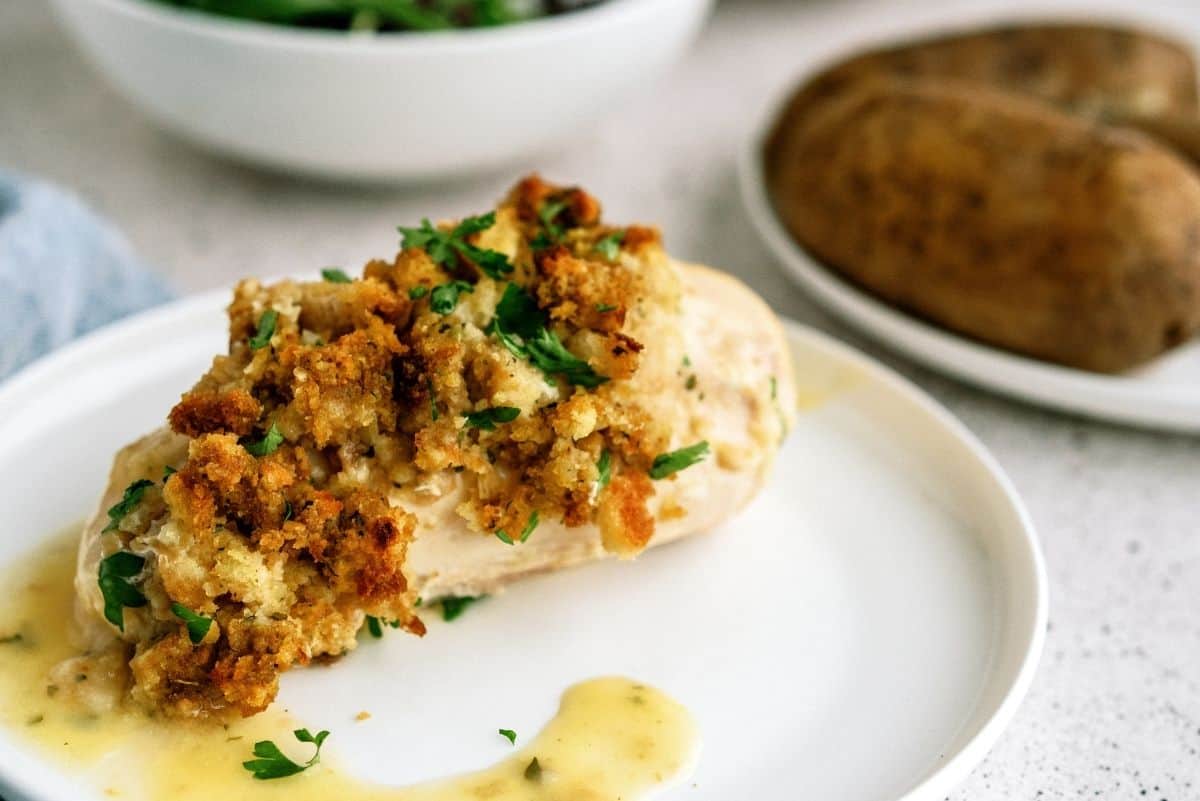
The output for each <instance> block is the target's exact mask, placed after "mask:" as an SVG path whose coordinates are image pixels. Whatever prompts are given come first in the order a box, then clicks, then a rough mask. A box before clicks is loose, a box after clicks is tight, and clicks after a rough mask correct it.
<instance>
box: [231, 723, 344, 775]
mask: <svg viewBox="0 0 1200 801" xmlns="http://www.w3.org/2000/svg"><path fill="white" fill-rule="evenodd" d="M292 735H293V736H294V737H295V738H296V739H297V740H299V741H300V742H302V743H312V744H313V745H315V746H316V747H317V750H316V752H315V753H314V754H313V756H312V759H310V760H308V761H307V762H305V763H304V764H303V765H301V764H298V763H296V762H293V761H292V760H290V759H288V758H287V757H286V756H284V754H283V752H282V751H280V750H279V746H277V745H275V743H273V742H271V741H270V740H259V741H258V742H257V743H255V744H254V756H256V757H258V758H257V759H251V760H249V761H247V762H243V763H242V767H243V768H245V769H246V770H248V771H250V772H251V773H253V774H254V778H256V779H264V780H265V779H282V778H284V777H285V776H294V775H296V774H297V773H302V772H304V771H306V770H308V769H309V768H311V767H312V766H313V765H315V764H317V762H319V761H320V760H321V746H322V745H324V743H325V738H326V737H328V736H329V732H327V731H322V732H318V733H317V735H316V736H315V737H314V736H313V735H312V734H310V733H309V731H308V729H296V730H295V731H294V732H292Z"/></svg>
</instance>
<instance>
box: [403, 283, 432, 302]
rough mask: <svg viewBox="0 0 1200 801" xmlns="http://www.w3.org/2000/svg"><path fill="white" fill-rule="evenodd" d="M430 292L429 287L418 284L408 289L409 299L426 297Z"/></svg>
mask: <svg viewBox="0 0 1200 801" xmlns="http://www.w3.org/2000/svg"><path fill="white" fill-rule="evenodd" d="M428 294H429V287H427V286H424V285H418V286H414V287H413V288H412V289H410V290H408V299H409V300H420V299H421V298H423V297H425V296H426V295H428Z"/></svg>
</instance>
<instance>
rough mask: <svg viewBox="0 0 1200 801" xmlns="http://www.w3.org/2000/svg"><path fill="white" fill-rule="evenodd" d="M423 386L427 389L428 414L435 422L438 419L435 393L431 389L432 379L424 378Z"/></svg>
mask: <svg viewBox="0 0 1200 801" xmlns="http://www.w3.org/2000/svg"><path fill="white" fill-rule="evenodd" d="M425 388H426V389H428V390H429V416H430V417H432V418H433V421H434V422H435V423H436V422H437V419H438V407H437V393H435V392H434V391H433V380H432V379H429V378H426V379H425Z"/></svg>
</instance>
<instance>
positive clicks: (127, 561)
mask: <svg viewBox="0 0 1200 801" xmlns="http://www.w3.org/2000/svg"><path fill="white" fill-rule="evenodd" d="M145 566H146V560H145V558H143V557H141V556H138V555H137V554H135V553H130V552H129V551H117V552H116V553H114V554H112V555H110V556H106V557H104V558H103V559H101V560H100V575H99V580H98V583H99V585H100V594H101V595H103V596H104V618H105V620H107V621H108V622H109V623H112V624H113V625H114V626H116V627H117V628H118V629H120V630H121V631H124V630H125V607H127V606H129V607H133V608H137V607H139V606H145V605H146V596H145V595H142V592H141V590H139V589H138V588H137V587H135V586H133V584H131V583H130V582H129V579H131V578H133V577H134V576H136V575H137V574H139V573H141V572H142V568H143V567H145Z"/></svg>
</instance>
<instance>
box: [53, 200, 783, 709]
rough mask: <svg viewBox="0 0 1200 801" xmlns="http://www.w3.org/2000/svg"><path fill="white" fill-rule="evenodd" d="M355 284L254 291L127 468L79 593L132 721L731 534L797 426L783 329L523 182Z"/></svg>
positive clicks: (82, 556)
mask: <svg viewBox="0 0 1200 801" xmlns="http://www.w3.org/2000/svg"><path fill="white" fill-rule="evenodd" d="M401 230H402V233H403V250H402V251H401V252H400V253H399V255H398V256H397V257H396V259H395V260H394V261H392V262H386V261H374V262H371V263H369V264H368V265H366V268H365V270H364V271H363V275H362V277H361V278H356V279H350V278H349V277H348V276H346V275H344V274H343V273H341V272H339V271H326V274H325V279H326V280H324V281H321V282H313V283H298V282H291V281H285V282H281V283H278V284H274V285H270V286H264V285H262V284H260V283H258V282H257V281H253V280H248V281H244V282H242V283H241V284H240V285H239V286H238V287H237V289H236V291H235V296H234V300H233V303H232V304H231V305H230V307H229V319H230V346H229V353H228V354H227V355H222V356H218V357H217V358H216V359H215V360H214V361H213V364H212V367H211V369H210V370H209V371H208V373H207V374H205V375H204V376H203V377H202V378H201V379H200V380H199V382H198V383H197V384H196V385H195V387H194V388H193V389H192V390H190V391H189V392H188V393H186V394H185V395H184V396H183V398H182V399H181V400H180V402H179V403H178V405H176V406H175V408H174V409H172V411H171V413H170V417H169V425H168V426H167V427H165V428H162V429H160V430H158V431H155V432H153V433H151V434H149V435H148V436H146V437H145V438H143V439H142V440H140V441H138V442H135V443H133V444H132V445H130V446H128V447H126V448H125V449H124V450H122V451H121V452H120V453H119V454H118V455H117V457H116V460H115V463H114V466H113V470H112V476H111V480H110V485H109V487H108V490H107V491H106V493H105V495H104V497H103V498H102V500H101V503H100V508H99V511H98V513H97V515H96V517H95V519H93V520H92V521H91V522H90V523H89V524H88V525H87V527H86V529H85V531H84V533H83V537H82V541H81V545H80V550H79V564H78V573H77V578H76V587H77V592H78V599H79V603H78V617H79V622H80V623H81V625H82V629H83V631H84V635H85V639H86V646H87V648H88V649H89V655H87V656H85V657H82V659H84V660H92V661H96V660H106V661H107V663H109V664H112V665H117V666H119V669H117V670H116V671H115V673H114V675H119V674H121V672H122V671H124V670H125V666H126V665H127V666H128V670H127V671H126V672H125V674H124V677H123V678H120V679H119V680H118V683H119V684H120V685H121V687H122V694H123V695H125V696H126V697H127V698H129V699H130V700H132V701H133V702H134V703H137V704H141V705H144V706H147V707H150V708H153V709H155V710H157V711H160V712H162V713H164V714H168V715H175V716H217V717H222V716H230V715H239V714H240V715H248V714H253V713H255V712H258V711H260V710H262V709H264V708H265V707H266V706H267V705H268V704H269V703H270V702H271V700H272V699H273V698H274V696H275V693H276V690H277V686H278V677H279V674H280V673H281V672H282V671H284V670H287V669H288V668H290V667H292V666H296V665H303V664H306V663H308V662H310V661H312V660H313V659H316V658H319V657H332V656H337V655H340V654H342V653H345V652H346V651H348V650H350V649H352V648H354V647H355V642H356V634H357V632H358V631H359V629H360V628H361V627H362V626H363V625H364V621H366V620H367V619H368V618H373V619H374V620H373V621H371V622H372V624H373V625H381V624H385V623H386V624H388V625H391V626H394V627H397V628H402V629H406V630H408V631H410V632H412V633H414V634H422V633H423V632H424V627H423V625H422V623H421V620H420V617H419V612H420V611H421V610H420V608H418V607H419V605H422V604H424V605H427V604H429V603H431V602H433V601H436V600H439V599H443V598H448V597H461V596H475V595H478V594H481V593H490V592H494V591H495V590H497V589H498V588H499V587H501V586H502V585H504V584H505V583H507V582H509V581H511V580H513V579H516V578H519V577H521V576H523V575H528V574H530V573H535V572H539V571H545V570H552V569H556V568H561V567H566V566H569V565H573V564H577V563H580V562H583V561H586V560H591V559H596V558H600V557H604V556H606V555H616V556H619V557H632V556H635V555H636V554H637V553H639V552H640V551H641V550H643V549H645V548H647V547H651V546H654V545H658V544H662V543H665V542H669V541H671V540H674V539H677V538H679V537H682V536H685V535H688V534H692V533H696V532H699V531H703V530H706V529H709V528H711V527H713V526H715V525H717V524H719V523H721V522H722V521H724V520H726V519H728V518H729V517H730V516H731V515H733V514H734V513H735V512H736V511H737V510H738V509H739V508H741V507H742V506H743V505H744V504H745V503H747V502H748V501H749V500H750V499H751V498H752V497H753V496H754V494H755V493H756V492H757V491H758V489H759V488H760V487H761V486H762V485H763V483H764V480H765V478H766V476H767V473H768V471H769V469H770V466H771V463H772V459H773V457H774V455H775V453H776V451H777V449H778V447H779V445H780V443H781V441H782V439H783V437H784V435H785V433H786V431H787V429H788V427H789V425H790V424H791V421H792V415H793V409H794V407H795V390H794V386H793V380H792V372H791V370H792V368H791V360H790V356H789V353H788V350H787V346H786V344H785V341H784V337H783V332H782V330H781V328H780V325H779V323H778V321H777V320H776V319H775V317H774V315H773V314H772V313H771V311H770V310H769V309H768V307H767V306H766V305H765V304H764V303H763V302H762V301H761V300H760V299H759V298H758V297H757V296H755V295H754V294H753V293H752V292H750V291H749V290H748V289H747V288H745V287H744V286H743V285H741V284H740V283H738V282H737V281H735V280H734V279H731V278H729V277H727V276H725V275H723V274H721V273H719V272H716V271H714V270H710V269H708V268H704V267H699V266H693V265H687V264H681V263H678V262H675V261H672V260H671V259H669V258H668V257H667V255H666V254H665V253H664V251H663V249H662V246H661V243H660V237H659V235H658V233H657V231H655V230H653V229H650V228H645V227H639V226H629V227H623V228H622V227H613V226H610V225H605V224H603V223H602V222H601V219H600V208H599V205H598V204H597V202H596V201H595V200H594V199H593V198H592V197H591V196H589V195H588V194H586V193H585V192H583V191H581V190H579V189H574V188H561V187H555V186H551V185H549V184H546V183H544V182H542V181H541V180H539V179H537V178H528V179H525V180H524V181H522V182H521V183H520V184H518V185H517V186H516V187H515V188H514V189H513V190H512V192H511V193H510V194H509V196H508V197H507V198H506V200H505V201H504V202H503V203H502V204H501V205H500V206H499V208H497V209H496V211H495V212H493V213H489V214H486V215H481V216H478V217H471V218H467V219H464V220H462V221H460V222H457V223H451V224H442V225H437V226H435V225H432V224H430V223H429V222H428V221H425V222H423V223H422V224H421V225H420V226H418V227H415V228H408V229H401Z"/></svg>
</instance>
